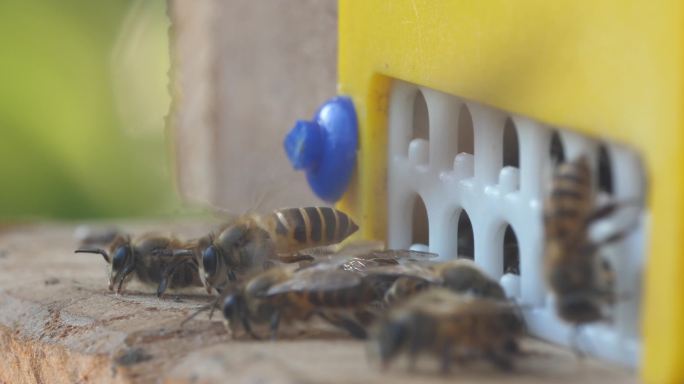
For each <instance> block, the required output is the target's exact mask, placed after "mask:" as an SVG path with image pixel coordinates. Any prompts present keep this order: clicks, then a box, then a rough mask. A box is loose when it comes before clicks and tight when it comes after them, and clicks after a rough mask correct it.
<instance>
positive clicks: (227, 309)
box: [223, 295, 238, 319]
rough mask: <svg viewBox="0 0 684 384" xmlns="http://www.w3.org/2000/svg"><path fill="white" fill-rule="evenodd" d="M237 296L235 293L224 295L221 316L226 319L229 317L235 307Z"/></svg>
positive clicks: (231, 315)
mask: <svg viewBox="0 0 684 384" xmlns="http://www.w3.org/2000/svg"><path fill="white" fill-rule="evenodd" d="M237 303H238V300H237V297H236V296H235V295H230V296H228V297H226V299H225V300H224V301H223V317H224V318H226V319H231V318H232V317H233V314H234V313H235V311H236V307H237Z"/></svg>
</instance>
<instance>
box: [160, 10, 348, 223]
mask: <svg viewBox="0 0 684 384" xmlns="http://www.w3.org/2000/svg"><path fill="white" fill-rule="evenodd" d="M169 15H170V18H171V22H172V28H171V52H172V63H173V69H172V71H171V78H172V89H173V105H174V107H173V109H172V111H171V115H170V128H171V129H170V134H171V136H172V138H173V139H172V142H173V148H174V152H175V158H176V160H175V161H176V164H177V167H176V169H177V175H178V185H179V188H180V191H181V193H182V195H183V196H184V197H185V198H186V199H187V200H189V201H194V202H199V203H207V202H210V203H211V204H213V205H217V206H221V207H223V208H226V209H229V210H242V209H244V204H245V203H247V205H250V204H251V205H253V204H256V203H255V200H256V199H255V196H258V195H259V194H260V193H262V192H264V191H266V192H270V197H269V199H267V200H266V202H265V204H264V205H263V206H262V207H261V208H263V209H266V208H279V207H284V206H304V205H315V204H316V202H317V199H316V198H315V197H314V196H313V194H312V192H311V191H310V189H309V187H308V185H307V183H306V181H305V177H304V174H303V173H301V172H295V171H294V170H293V169H292V167H291V166H290V164H289V161H288V160H287V158H286V156H285V152H284V150H283V148H282V142H283V139H284V137H285V134H286V133H287V132H288V131H289V129H290V128H291V127H292V126H293V125H294V122H295V121H296V120H297V119H310V118H311V117H312V116H313V114H314V112H315V111H316V109H317V108H318V106H319V105H320V104H321V103H322V102H323V101H325V100H327V99H328V98H330V97H332V96H334V95H335V93H336V88H335V87H336V68H337V65H336V57H337V2H336V1H333V0H291V1H250V0H232V1H220V0H198V1H192V2H186V1H177V0H172V1H169Z"/></svg>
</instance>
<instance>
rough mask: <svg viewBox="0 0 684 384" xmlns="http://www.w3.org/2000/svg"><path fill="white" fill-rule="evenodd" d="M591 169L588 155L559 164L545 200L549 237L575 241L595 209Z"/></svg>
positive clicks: (547, 233) (545, 220) (546, 224)
mask: <svg viewBox="0 0 684 384" xmlns="http://www.w3.org/2000/svg"><path fill="white" fill-rule="evenodd" d="M593 203H594V200H593V196H592V191H591V170H590V168H589V161H588V159H587V158H586V157H585V156H582V157H580V158H578V159H577V160H575V161H573V162H568V163H563V164H560V165H559V166H558V168H557V169H556V173H555V174H554V176H553V180H552V183H551V191H550V192H549V195H548V197H547V199H546V201H545V203H544V228H545V232H546V238H547V239H554V240H560V241H566V240H567V241H576V240H577V239H578V238H577V237H576V236H578V235H581V233H583V232H584V230H585V228H586V225H585V224H586V223H585V220H586V219H587V217H588V216H589V214H590V213H591V212H592V209H593Z"/></svg>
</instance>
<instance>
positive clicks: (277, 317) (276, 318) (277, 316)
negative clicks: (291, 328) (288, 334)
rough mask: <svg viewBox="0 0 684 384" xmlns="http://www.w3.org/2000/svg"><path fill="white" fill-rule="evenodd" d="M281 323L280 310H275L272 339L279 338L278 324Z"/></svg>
mask: <svg viewBox="0 0 684 384" xmlns="http://www.w3.org/2000/svg"><path fill="white" fill-rule="evenodd" d="M279 325H280V311H275V312H273V314H272V315H271V340H272V341H275V340H276V339H277V338H278V326H279Z"/></svg>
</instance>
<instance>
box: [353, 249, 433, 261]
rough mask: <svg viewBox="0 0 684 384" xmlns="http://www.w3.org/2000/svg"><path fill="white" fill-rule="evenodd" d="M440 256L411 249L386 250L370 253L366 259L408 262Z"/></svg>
mask: <svg viewBox="0 0 684 384" xmlns="http://www.w3.org/2000/svg"><path fill="white" fill-rule="evenodd" d="M437 256H438V255H437V254H436V253H432V252H422V251H413V250H409V249H384V250H376V251H372V252H370V253H369V254H368V255H367V256H366V258H370V259H394V260H400V261H401V260H406V261H426V260H430V259H434V258H436V257H437Z"/></svg>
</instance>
